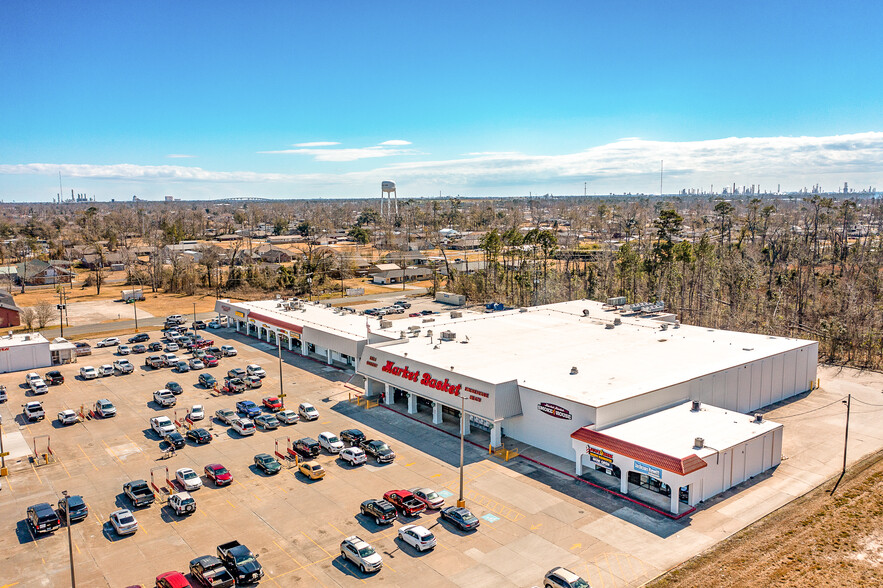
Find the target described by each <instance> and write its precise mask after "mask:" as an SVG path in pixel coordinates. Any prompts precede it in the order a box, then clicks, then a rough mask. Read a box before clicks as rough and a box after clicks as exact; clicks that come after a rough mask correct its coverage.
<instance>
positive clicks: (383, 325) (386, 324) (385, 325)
mask: <svg viewBox="0 0 883 588" xmlns="http://www.w3.org/2000/svg"><path fill="white" fill-rule="evenodd" d="M391 326H392V321H380V328H381V329H388V328H390V327H391Z"/></svg>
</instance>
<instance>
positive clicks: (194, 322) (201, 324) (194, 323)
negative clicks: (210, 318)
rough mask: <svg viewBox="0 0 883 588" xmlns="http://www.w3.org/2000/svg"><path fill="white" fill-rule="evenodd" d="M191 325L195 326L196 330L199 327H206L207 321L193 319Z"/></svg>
mask: <svg viewBox="0 0 883 588" xmlns="http://www.w3.org/2000/svg"><path fill="white" fill-rule="evenodd" d="M191 326H192V327H193V330H194V331H195V330H197V329H205V321H193V324H192V325H191Z"/></svg>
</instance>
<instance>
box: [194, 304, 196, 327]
mask: <svg viewBox="0 0 883 588" xmlns="http://www.w3.org/2000/svg"><path fill="white" fill-rule="evenodd" d="M193 322H194V323H195V322H196V303H195V302H194V303H193Z"/></svg>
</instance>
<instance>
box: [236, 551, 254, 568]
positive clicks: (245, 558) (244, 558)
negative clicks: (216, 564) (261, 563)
mask: <svg viewBox="0 0 883 588" xmlns="http://www.w3.org/2000/svg"><path fill="white" fill-rule="evenodd" d="M254 561H255V559H254V556H253V555H252V554H250V553H249V554H248V555H239V556H236V565H237V566H244V565H246V564H250V563H252V562H254Z"/></svg>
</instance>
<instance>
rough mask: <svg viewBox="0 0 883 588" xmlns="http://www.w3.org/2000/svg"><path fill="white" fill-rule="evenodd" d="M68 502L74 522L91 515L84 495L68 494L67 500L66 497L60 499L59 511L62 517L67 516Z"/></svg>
mask: <svg viewBox="0 0 883 588" xmlns="http://www.w3.org/2000/svg"><path fill="white" fill-rule="evenodd" d="M67 504H70V507H71V513H70V519H71V522H72V523H74V522H76V521H82V520H83V519H85V518H86V517H87V516H89V507H88V506H86V502H85V501H84V500H83V497H82V496H68V498H67V502H65V500H64V499H62V500H59V501H58V511H59V513H60V514H61V518H62V519H66V518H67V515H66V514H65V512H64V509H65V507H66V506H67Z"/></svg>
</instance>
